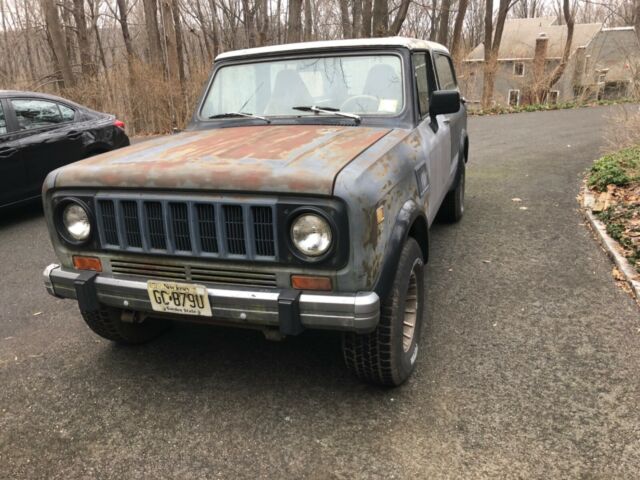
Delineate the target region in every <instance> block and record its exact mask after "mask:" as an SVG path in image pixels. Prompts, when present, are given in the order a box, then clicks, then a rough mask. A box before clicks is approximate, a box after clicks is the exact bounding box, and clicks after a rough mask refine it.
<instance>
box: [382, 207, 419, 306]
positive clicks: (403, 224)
mask: <svg viewBox="0 0 640 480" xmlns="http://www.w3.org/2000/svg"><path fill="white" fill-rule="evenodd" d="M416 221H417V222H419V223H420V224H421V225H422V228H421V230H422V236H424V237H426V238H424V240H421V239H420V238H417V239H416V240H418V244H419V245H420V248H421V250H422V252H423V256H424V261H425V263H427V261H428V259H429V257H428V252H429V243H430V238H429V222H428V221H427V216H426V215H425V213H424V212H423V211H422V209H421V207H420V206H419V205H418V204H417V203H416V202H415V200H413V199H410V200H407V201H406V202H405V203H404V205H403V206H402V208H401V209H400V211H399V212H398V215H397V216H396V221H395V224H394V226H393V229H392V231H391V235H389V239H388V241H387V246H386V248H385V251H384V252H385V259H384V261H383V263H382V268H381V269H380V275H379V276H378V280H377V282H376V284H375V286H374V291H375V292H376V293H377V294H378V296H379V297H380V298H381V299H384V298H386V297H387V296H388V294H389V292H390V291H391V287H392V285H393V280H394V277H395V270H396V267H397V265H398V261H399V260H400V254H401V252H402V247H403V245H404V243H405V242H406V241H407V238H408V237H409V234H410V232H411V229H412V227H413V226H414V224H416Z"/></svg>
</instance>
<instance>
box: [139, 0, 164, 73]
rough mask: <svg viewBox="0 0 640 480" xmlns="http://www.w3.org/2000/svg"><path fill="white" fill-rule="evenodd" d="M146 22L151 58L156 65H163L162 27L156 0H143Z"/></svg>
mask: <svg viewBox="0 0 640 480" xmlns="http://www.w3.org/2000/svg"><path fill="white" fill-rule="evenodd" d="M142 3H143V4H144V23H145V26H146V30H147V41H148V43H149V59H150V60H151V63H153V64H155V65H162V64H163V63H164V62H163V61H162V44H161V43H160V29H159V28H158V4H157V1H156V0H143V2H142Z"/></svg>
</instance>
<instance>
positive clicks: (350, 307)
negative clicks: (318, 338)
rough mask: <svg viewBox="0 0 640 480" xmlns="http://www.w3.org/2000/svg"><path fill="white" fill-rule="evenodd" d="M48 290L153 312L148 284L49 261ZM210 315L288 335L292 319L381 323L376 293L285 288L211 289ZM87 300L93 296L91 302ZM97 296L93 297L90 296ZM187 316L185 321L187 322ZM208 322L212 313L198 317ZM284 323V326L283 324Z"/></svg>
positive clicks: (332, 326)
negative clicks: (306, 290) (303, 291)
mask: <svg viewBox="0 0 640 480" xmlns="http://www.w3.org/2000/svg"><path fill="white" fill-rule="evenodd" d="M44 284H45V286H46V288H47V291H48V292H49V293H50V294H51V295H53V296H55V297H58V298H73V299H77V300H78V301H79V303H81V308H83V305H82V303H83V302H84V303H86V302H89V307H87V306H86V305H85V307H84V308H85V309H87V308H90V305H91V304H92V301H93V304H94V306H97V305H98V304H99V305H105V306H109V307H117V308H122V309H125V310H132V311H140V312H153V309H152V308H151V302H150V301H149V297H148V294H147V282H146V281H141V280H135V279H129V278H126V279H125V278H114V277H110V276H105V275H100V274H94V273H93V272H84V271H82V272H81V271H77V270H71V269H64V268H62V267H60V266H59V265H56V264H52V265H49V266H48V267H47V268H46V269H45V270H44ZM207 291H208V294H209V301H210V303H211V311H212V313H213V317H212V319H214V320H219V321H223V322H225V323H232V324H237V325H246V326H256V327H275V328H280V330H281V331H283V333H285V334H291V333H295V332H289V331H287V330H289V326H290V324H291V322H293V324H294V326H295V325H297V326H298V327H301V328H311V329H315V328H317V329H328V330H342V331H351V332H358V333H366V332H370V331H372V330H373V329H375V327H376V326H377V325H378V320H379V318H380V299H379V298H378V295H377V294H376V293H375V292H358V293H353V294H322V293H299V292H298V291H294V290H286V289H281V290H279V289H259V288H226V287H225V288H222V287H207ZM87 299H89V300H87ZM91 299H93V300H91ZM189 318H193V317H188V316H183V317H182V319H183V320H189ZM197 318H198V321H206V320H207V318H208V317H197ZM283 325H286V328H283Z"/></svg>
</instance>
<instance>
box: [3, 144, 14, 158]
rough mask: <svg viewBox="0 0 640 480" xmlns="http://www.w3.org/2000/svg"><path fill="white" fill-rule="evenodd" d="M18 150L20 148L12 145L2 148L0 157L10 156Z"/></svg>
mask: <svg viewBox="0 0 640 480" xmlns="http://www.w3.org/2000/svg"><path fill="white" fill-rule="evenodd" d="M17 151H18V150H17V149H16V148H12V147H5V148H0V158H8V157H10V156H11V155H13V154H14V153H16V152H17Z"/></svg>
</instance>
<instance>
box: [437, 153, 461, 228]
mask: <svg viewBox="0 0 640 480" xmlns="http://www.w3.org/2000/svg"><path fill="white" fill-rule="evenodd" d="M466 170H467V166H466V164H465V162H464V160H460V163H459V164H458V172H457V174H456V180H455V183H454V186H453V188H452V189H451V190H450V191H449V193H447V196H446V197H444V201H443V202H442V205H441V206H440V211H439V212H438V219H439V220H441V221H443V222H446V223H455V222H457V221H459V220H460V219H461V218H462V215H464V188H465V178H466Z"/></svg>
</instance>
